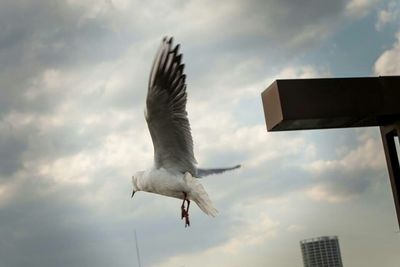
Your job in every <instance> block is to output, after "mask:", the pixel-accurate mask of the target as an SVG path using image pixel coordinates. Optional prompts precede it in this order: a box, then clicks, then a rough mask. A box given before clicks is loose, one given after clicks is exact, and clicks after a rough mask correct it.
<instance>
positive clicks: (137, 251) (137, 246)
mask: <svg viewBox="0 0 400 267" xmlns="http://www.w3.org/2000/svg"><path fill="white" fill-rule="evenodd" d="M135 243H136V255H137V260H138V264H139V267H142V264H141V262H140V253H139V245H138V241H137V235H136V230H135Z"/></svg>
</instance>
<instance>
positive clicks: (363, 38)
mask: <svg viewBox="0 0 400 267" xmlns="http://www.w3.org/2000/svg"><path fill="white" fill-rule="evenodd" d="M399 25H400V3H399V2H398V1H392V0H389V1H379V0H351V1H344V0H339V1H318V0H303V1H290V0H283V1H282V0H270V1H261V0H260V1H244V0H234V1H211V0H210V1H200V0H199V1H197V0H196V1H182V0H171V1H151V0H149V1H129V0H108V1H104V2H101V1H96V0H88V1H81V0H79V1H78V0H69V1H53V0H46V1H31V0H19V1H11V0H8V1H7V0H6V1H1V2H0V62H1V65H0V216H1V217H0V265H1V266H10V267H11V266H40V267H46V266H60V267H63V266H82V267H86V266H88V267H89V266H90V267H92V266H99V267H103V266H104V267H106V266H121V267H127V266H138V265H137V258H136V252H135V242H134V240H135V239H134V231H135V230H136V231H137V236H138V240H139V246H140V252H141V259H142V266H146V267H150V266H154V267H155V266H161V267H175V266H187V267H189V266H193V267H200V266H233V267H235V266H255V267H258V266H260V267H261V266H272V267H274V266H302V259H301V252H300V246H299V241H300V240H301V239H305V238H310V237H315V236H321V235H338V236H339V239H340V245H341V250H342V258H343V261H344V264H345V266H365V267H368V266H390V267H392V266H398V262H399V261H400V256H399V253H398V251H399V246H400V234H399V233H398V225H397V218H396V215H395V210H394V204H393V198H392V195H391V194H392V193H391V189H390V184H389V178H388V174H387V170H386V165H385V164H386V163H385V160H384V154H383V149H382V145H381V140H380V135H379V131H378V129H377V128H363V129H346V130H343V129H334V130H324V131H298V132H274V133H268V132H267V131H266V128H265V124H264V117H263V111H262V106H261V97H260V93H261V92H262V91H263V90H264V89H265V88H266V87H267V86H268V85H269V84H270V83H271V82H272V81H273V80H274V79H277V78H305V77H348V76H376V75H399V74H400V65H399V64H398V62H400V27H399ZM165 35H169V36H174V38H175V41H176V42H178V43H181V48H182V49H181V51H182V52H183V53H184V59H183V60H184V62H185V63H186V74H187V77H188V78H187V83H188V94H189V99H188V112H189V119H190V121H191V126H192V130H193V138H194V143H195V144H194V145H195V154H196V157H197V160H198V162H199V163H200V165H201V166H203V167H212V166H224V165H233V164H237V163H242V164H243V168H242V169H240V170H238V171H235V172H231V173H226V174H224V175H220V176H211V177H207V178H205V179H203V180H202V182H203V183H204V186H205V187H206V189H207V191H208V192H209V194H210V197H211V198H212V200H213V201H214V204H215V206H216V207H217V208H218V209H219V212H220V214H219V216H218V217H217V218H215V219H213V218H210V217H207V216H206V215H204V214H203V213H202V212H201V211H200V209H198V208H197V207H196V206H193V208H192V209H191V221H192V226H191V227H190V228H189V229H185V228H184V223H183V221H181V220H180V217H179V216H180V214H179V213H180V202H179V201H178V200H175V199H169V198H165V197H161V196H157V195H153V194H147V193H138V194H136V195H135V197H134V199H130V193H131V182H130V177H131V175H132V174H133V173H134V172H135V171H138V170H142V169H145V168H147V167H149V166H151V164H152V157H153V155H152V153H153V148H152V143H151V139H150V136H149V133H148V131H147V126H146V123H145V120H144V117H143V110H144V103H145V102H144V99H145V94H146V90H147V88H146V86H147V79H148V74H149V69H150V66H151V63H152V60H153V57H154V55H155V52H156V50H157V48H158V45H159V43H160V41H161V39H162V37H163V36H165ZM366 255H368V256H366Z"/></svg>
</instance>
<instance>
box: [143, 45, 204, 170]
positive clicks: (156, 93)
mask: <svg viewBox="0 0 400 267" xmlns="http://www.w3.org/2000/svg"><path fill="white" fill-rule="evenodd" d="M178 49H179V45H177V46H175V47H173V46H172V38H170V39H167V38H164V39H163V41H162V43H161V46H160V48H159V50H158V52H157V55H156V58H155V60H154V63H153V67H152V69H151V73H150V79H149V88H148V92H147V99H146V114H145V117H146V121H147V125H148V127H149V131H150V134H151V138H152V140H153V146H154V164H155V167H156V168H161V167H163V168H165V169H168V170H170V171H175V172H176V171H179V172H182V173H185V172H190V173H191V174H192V176H196V175H197V171H196V166H195V164H196V159H195V158H194V155H193V141H192V135H191V132H190V125H189V120H188V118H187V112H186V98H187V95H186V84H185V79H186V76H185V74H184V73H183V69H184V65H183V64H182V63H181V60H182V54H179V53H178Z"/></svg>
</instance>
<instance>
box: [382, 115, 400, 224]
mask: <svg viewBox="0 0 400 267" xmlns="http://www.w3.org/2000/svg"><path fill="white" fill-rule="evenodd" d="M380 130H381V137H382V143H383V148H384V151H385V157H386V163H387V166H388V171H389V177H390V183H391V186H392V192H393V199H394V204H395V207H396V213H397V220H398V223H399V225H400V165H399V158H398V156H397V150H396V143H395V142H396V139H395V138H399V136H400V122H398V123H394V124H390V125H385V126H380Z"/></svg>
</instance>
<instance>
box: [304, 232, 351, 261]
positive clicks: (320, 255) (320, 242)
mask: <svg viewBox="0 0 400 267" xmlns="http://www.w3.org/2000/svg"><path fill="white" fill-rule="evenodd" d="M300 246H301V253H302V254H303V262H304V267H343V263H342V257H341V255H340V248H339V240H338V238H337V236H321V237H316V238H310V239H305V240H301V241H300Z"/></svg>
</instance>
